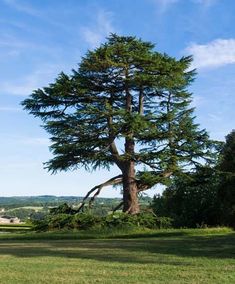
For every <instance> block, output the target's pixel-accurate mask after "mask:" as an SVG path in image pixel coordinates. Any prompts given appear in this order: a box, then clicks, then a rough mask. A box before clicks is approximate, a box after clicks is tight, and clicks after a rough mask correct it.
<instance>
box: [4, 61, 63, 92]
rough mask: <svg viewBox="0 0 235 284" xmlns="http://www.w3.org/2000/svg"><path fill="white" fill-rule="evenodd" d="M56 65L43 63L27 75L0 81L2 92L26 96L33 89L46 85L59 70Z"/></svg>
mask: <svg viewBox="0 0 235 284" xmlns="http://www.w3.org/2000/svg"><path fill="white" fill-rule="evenodd" d="M60 67H61V66H58V65H53V64H52V65H49V64H48V65H43V66H41V67H40V68H38V69H36V70H35V71H34V72H32V73H31V74H29V75H26V76H25V77H21V78H18V79H12V80H11V81H8V82H5V81H4V82H0V90H1V93H3V94H10V95H20V96H27V95H29V94H31V93H32V91H33V90H35V89H38V88H41V87H43V86H45V85H48V83H49V82H51V81H53V79H54V78H55V77H56V76H57V75H58V73H59V72H60V71H61V69H60Z"/></svg>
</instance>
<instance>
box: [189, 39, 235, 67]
mask: <svg viewBox="0 0 235 284" xmlns="http://www.w3.org/2000/svg"><path fill="white" fill-rule="evenodd" d="M185 51H186V52H187V53H189V54H192V55H193V57H194V62H193V67H194V68H215V67H219V66H223V65H227V64H234V63H235V39H216V40H213V41H211V42H209V43H207V44H196V43H192V44H191V45H190V46H188V47H187V48H186V50H185Z"/></svg>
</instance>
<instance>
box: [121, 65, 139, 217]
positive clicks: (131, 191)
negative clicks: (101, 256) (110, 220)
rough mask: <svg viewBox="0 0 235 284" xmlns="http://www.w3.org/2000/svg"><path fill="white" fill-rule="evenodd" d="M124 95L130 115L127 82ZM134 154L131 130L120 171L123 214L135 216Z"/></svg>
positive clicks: (126, 73)
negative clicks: (121, 176) (121, 175)
mask: <svg viewBox="0 0 235 284" xmlns="http://www.w3.org/2000/svg"><path fill="white" fill-rule="evenodd" d="M125 77H126V79H128V78H129V74H128V69H126V70H125ZM125 93H126V111H127V113H129V114H131V113H132V96H131V94H130V91H129V87H128V80H126V82H125ZM134 154H135V141H134V138H133V130H132V129H129V130H128V131H127V133H126V138H125V155H126V157H125V162H124V166H123V170H122V174H123V212H126V213H129V214H137V213H139V212H140V208H139V202H138V195H137V193H138V188H137V183H136V179H135V162H134V160H133V157H134Z"/></svg>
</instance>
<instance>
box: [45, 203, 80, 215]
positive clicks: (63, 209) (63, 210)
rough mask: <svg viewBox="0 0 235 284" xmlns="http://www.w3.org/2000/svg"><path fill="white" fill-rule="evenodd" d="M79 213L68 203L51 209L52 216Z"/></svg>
mask: <svg viewBox="0 0 235 284" xmlns="http://www.w3.org/2000/svg"><path fill="white" fill-rule="evenodd" d="M76 212H77V211H76V210H74V209H72V207H70V206H69V205H68V204H67V203H63V204H61V205H59V206H58V207H54V208H51V209H50V214H51V215H58V214H70V215H72V214H75V213H76Z"/></svg>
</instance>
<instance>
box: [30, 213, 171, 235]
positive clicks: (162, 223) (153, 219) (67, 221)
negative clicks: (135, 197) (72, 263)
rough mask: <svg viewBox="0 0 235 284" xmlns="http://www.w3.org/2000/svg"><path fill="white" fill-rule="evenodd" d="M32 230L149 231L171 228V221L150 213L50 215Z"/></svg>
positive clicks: (35, 223) (36, 223) (35, 224)
mask: <svg viewBox="0 0 235 284" xmlns="http://www.w3.org/2000/svg"><path fill="white" fill-rule="evenodd" d="M33 224H34V229H35V230H37V231H48V230H72V229H73V230H88V229H92V228H100V229H102V228H103V229H105V228H120V229H121V228H123V229H124V228H129V227H141V228H149V229H161V228H171V225H172V219H171V218H168V217H158V216H156V215H155V214H153V213H152V212H142V213H139V214H136V215H129V214H126V213H122V212H116V213H115V214H109V215H107V216H96V215H94V214H91V213H77V214H73V213H71V214H68V213H67V214H65V213H58V214H55V213H54V212H53V214H50V215H48V216H47V218H45V219H44V220H40V221H36V220H34V222H33Z"/></svg>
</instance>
